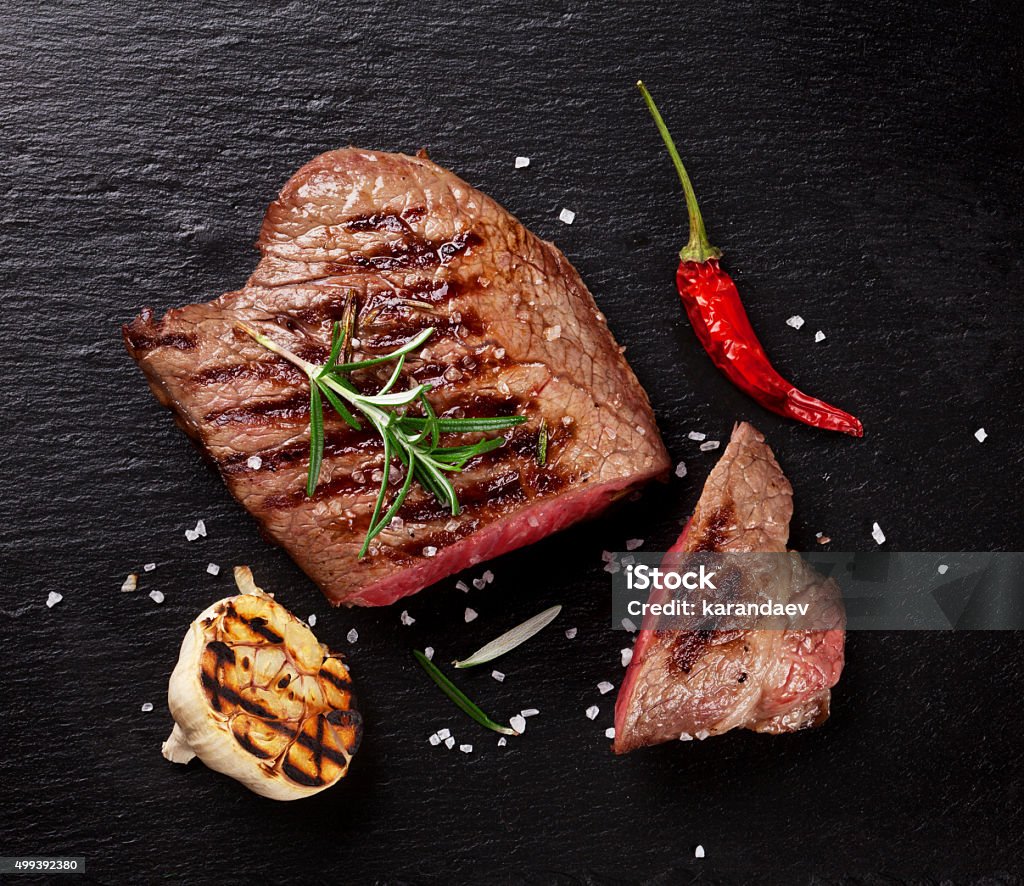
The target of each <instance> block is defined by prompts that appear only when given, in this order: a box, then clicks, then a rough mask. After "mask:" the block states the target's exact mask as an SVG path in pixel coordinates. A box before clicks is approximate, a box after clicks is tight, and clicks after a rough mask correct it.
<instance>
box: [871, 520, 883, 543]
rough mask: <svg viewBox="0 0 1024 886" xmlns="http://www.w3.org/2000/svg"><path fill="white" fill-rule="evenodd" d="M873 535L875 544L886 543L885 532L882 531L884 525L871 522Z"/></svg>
mask: <svg viewBox="0 0 1024 886" xmlns="http://www.w3.org/2000/svg"><path fill="white" fill-rule="evenodd" d="M871 537H872V538H873V539H874V540H875V544H879V545H880V544H884V543H885V533H884V532H882V527H881V526H879V525H878V524H877V523H872V524H871Z"/></svg>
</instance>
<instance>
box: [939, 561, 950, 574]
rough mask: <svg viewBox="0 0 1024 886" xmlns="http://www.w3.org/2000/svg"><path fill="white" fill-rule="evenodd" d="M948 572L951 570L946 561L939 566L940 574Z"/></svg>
mask: <svg viewBox="0 0 1024 886" xmlns="http://www.w3.org/2000/svg"><path fill="white" fill-rule="evenodd" d="M947 572H949V567H948V566H947V565H946V564H945V563H943V564H942V565H941V566H940V567H939V575H945V574H946V573H947Z"/></svg>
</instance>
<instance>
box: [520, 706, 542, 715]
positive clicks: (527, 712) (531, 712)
mask: <svg viewBox="0 0 1024 886" xmlns="http://www.w3.org/2000/svg"><path fill="white" fill-rule="evenodd" d="M539 713H540V711H538V710H537V709H536V708H527V709H526V710H525V711H520V712H519V716H520V717H536V716H537V714H539Z"/></svg>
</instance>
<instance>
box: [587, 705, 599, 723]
mask: <svg viewBox="0 0 1024 886" xmlns="http://www.w3.org/2000/svg"><path fill="white" fill-rule="evenodd" d="M600 713H601V709H600V708H599V707H598V706H597V705H596V704H592V705H591V706H590V707H589V708H587V719H588V720H596V719H597V715H598V714H600Z"/></svg>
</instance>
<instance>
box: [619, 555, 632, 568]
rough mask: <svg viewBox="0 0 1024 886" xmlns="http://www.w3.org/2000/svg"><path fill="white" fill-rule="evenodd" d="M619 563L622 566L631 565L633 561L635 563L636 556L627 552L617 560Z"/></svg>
mask: <svg viewBox="0 0 1024 886" xmlns="http://www.w3.org/2000/svg"><path fill="white" fill-rule="evenodd" d="M619 563H620V565H622V566H632V565H633V564H634V563H636V557H634V556H632V555H631V554H627V555H626V556H625V557H623V558H622V559H621V560H620V561H619Z"/></svg>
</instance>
